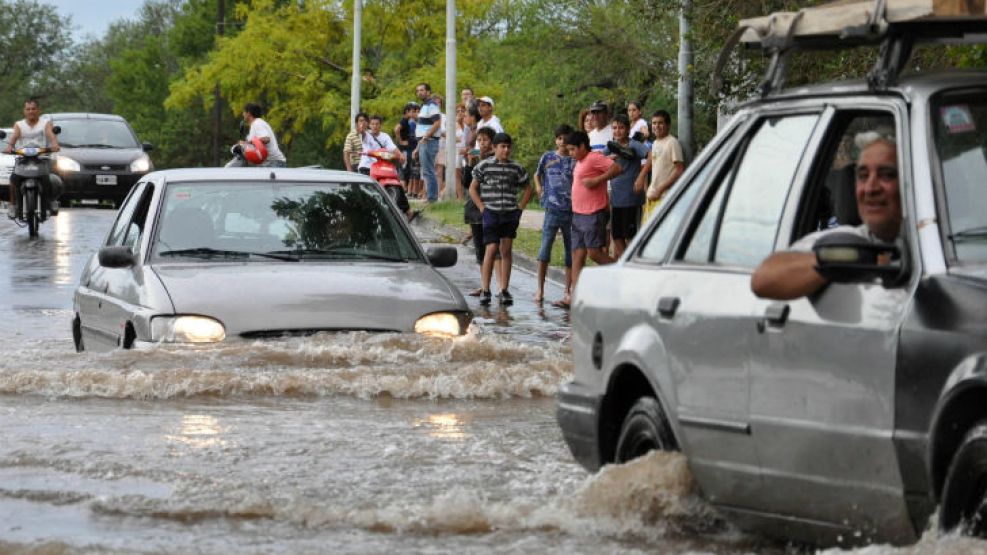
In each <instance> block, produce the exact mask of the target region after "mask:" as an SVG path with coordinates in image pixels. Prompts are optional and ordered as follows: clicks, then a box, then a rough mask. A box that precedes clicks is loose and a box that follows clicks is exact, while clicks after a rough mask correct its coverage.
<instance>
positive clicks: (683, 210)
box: [638, 139, 733, 261]
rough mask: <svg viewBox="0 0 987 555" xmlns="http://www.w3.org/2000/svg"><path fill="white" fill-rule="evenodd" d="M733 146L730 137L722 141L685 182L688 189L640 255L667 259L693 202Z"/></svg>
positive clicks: (676, 201)
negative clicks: (718, 147)
mask: <svg viewBox="0 0 987 555" xmlns="http://www.w3.org/2000/svg"><path fill="white" fill-rule="evenodd" d="M732 148H733V147H732V145H731V142H730V141H729V139H728V140H726V141H724V142H723V143H721V148H720V150H719V151H718V152H716V153H715V154H714V155H713V156H710V157H707V158H706V159H705V160H704V161H703V163H704V165H703V166H702V169H701V170H699V171H698V172H697V173H696V174H695V175H694V176H693V177H692V179H691V180H689V181H688V182H687V183H685V185H684V186H685V187H686V189H685V190H684V191H682V193H681V194H680V195H679V196H678V197H677V198H675V199H674V202H675V205H674V206H672V207H671V208H670V209H669V210H668V211H667V212H665V214H664V216H663V219H662V221H661V223H659V224H658V226H657V227H655V229H654V231H653V232H652V233H651V236H650V237H648V239H647V241H645V242H644V244H643V246H642V247H641V250H640V251H639V252H638V257H640V258H642V259H645V260H651V261H655V260H664V259H665V256H666V255H667V254H668V249H669V247H670V246H671V244H672V240H673V239H675V233H676V232H677V231H678V229H679V227H680V225H681V223H682V221H683V220H684V219H685V217H686V215H687V214H688V213H689V210H690V209H691V208H692V203H693V201H694V200H695V199H696V196H697V195H698V194H699V192H700V191H702V190H703V189H704V188H705V184H706V183H707V182H708V181H709V180H710V178H711V176H712V175H714V173H715V172H716V170H717V169H718V168H720V167H722V161H723V159H724V158H725V157H726V156H727V155H728V154H729V153H730V151H731V149H732ZM679 186H680V185H679V184H676V185H675V187H676V188H677V187H679Z"/></svg>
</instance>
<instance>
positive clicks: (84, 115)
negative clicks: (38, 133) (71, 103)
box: [48, 112, 127, 121]
mask: <svg viewBox="0 0 987 555" xmlns="http://www.w3.org/2000/svg"><path fill="white" fill-rule="evenodd" d="M48 117H50V118H51V119H61V120H66V119H100V120H110V121H127V120H126V119H124V118H123V116H118V115H116V114H95V113H91V112H59V113H55V114H48Z"/></svg>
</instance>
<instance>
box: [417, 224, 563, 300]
mask: <svg viewBox="0 0 987 555" xmlns="http://www.w3.org/2000/svg"><path fill="white" fill-rule="evenodd" d="M416 223H417V224H418V225H420V226H421V227H424V228H426V229H428V230H430V231H433V232H435V233H438V234H439V235H444V236H446V237H449V238H451V239H453V240H455V241H456V242H457V243H460V244H462V242H463V239H465V238H466V236H467V233H466V232H465V231H464V230H463V229H461V228H460V227H458V226H452V225H446V224H443V223H441V222H439V221H436V220H433V219H432V218H429V217H428V216H426V215H425V214H421V215H420V216H418V218H417V219H416ZM463 225H466V224H463ZM466 248H467V249H469V250H470V251H471V252H476V250H475V249H474V248H473V243H472V241H470V242H469V244H467V245H466ZM513 267H514V268H517V269H519V270H522V271H525V272H527V273H529V274H532V275H535V276H537V275H538V261H537V260H535V259H534V258H531V257H530V256H528V255H526V254H524V253H522V252H520V251H517V250H515V251H514V264H513ZM545 279H546V280H549V281H551V282H553V283H555V284H556V285H558V286H559V287H565V270H563V269H562V268H559V267H558V266H549V267H548V272H546V274H545Z"/></svg>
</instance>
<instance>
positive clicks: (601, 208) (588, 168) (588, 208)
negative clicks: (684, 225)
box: [565, 131, 622, 291]
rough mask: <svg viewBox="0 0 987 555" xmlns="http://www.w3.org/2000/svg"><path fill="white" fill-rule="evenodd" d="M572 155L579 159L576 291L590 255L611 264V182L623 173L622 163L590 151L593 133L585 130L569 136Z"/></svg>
mask: <svg viewBox="0 0 987 555" xmlns="http://www.w3.org/2000/svg"><path fill="white" fill-rule="evenodd" d="M565 144H566V148H568V149H569V156H572V158H573V160H575V161H576V168H575V170H573V173H572V290H573V291H575V290H576V282H577V281H578V280H579V273H580V272H581V271H582V269H583V266H584V265H585V264H586V256H587V254H588V255H589V257H590V258H592V259H593V261H594V262H596V263H597V264H610V263H611V262H613V258H611V257H610V254H609V253H607V251H606V249H605V247H606V244H607V222H608V221H609V219H610V212H609V211H608V210H607V208H608V207H609V205H610V202H609V198H608V197H607V181H609V180H610V179H613V178H614V177H617V176H618V175H620V173H621V171H622V170H621V167H620V164H614V162H613V160H611V159H610V158H608V157H606V156H604V155H603V154H602V153H600V152H596V151H593V150H590V146H589V136H588V135H587V134H586V133H585V132H583V131H576V132H574V133H571V134H569V136H568V137H566V139H565Z"/></svg>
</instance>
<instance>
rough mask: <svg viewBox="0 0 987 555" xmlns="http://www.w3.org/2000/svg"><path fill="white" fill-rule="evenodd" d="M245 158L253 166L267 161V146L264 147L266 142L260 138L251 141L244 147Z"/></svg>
mask: <svg viewBox="0 0 987 555" xmlns="http://www.w3.org/2000/svg"><path fill="white" fill-rule="evenodd" d="M243 157H244V158H246V159H247V162H250V163H251V164H260V163H262V162H264V160H267V146H265V145H264V141H261V140H260V137H254V138H253V139H250V143H248V144H247V145H245V146H244V148H243Z"/></svg>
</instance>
